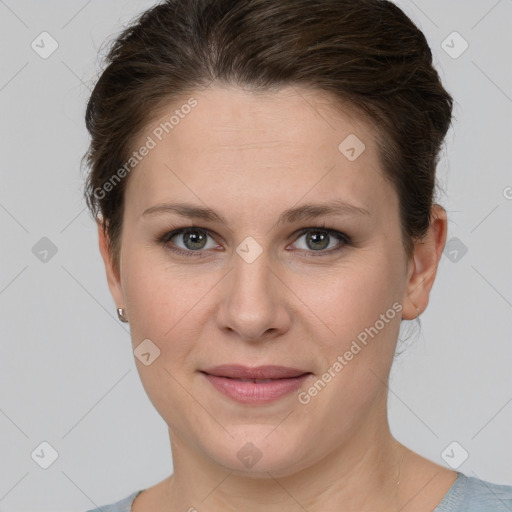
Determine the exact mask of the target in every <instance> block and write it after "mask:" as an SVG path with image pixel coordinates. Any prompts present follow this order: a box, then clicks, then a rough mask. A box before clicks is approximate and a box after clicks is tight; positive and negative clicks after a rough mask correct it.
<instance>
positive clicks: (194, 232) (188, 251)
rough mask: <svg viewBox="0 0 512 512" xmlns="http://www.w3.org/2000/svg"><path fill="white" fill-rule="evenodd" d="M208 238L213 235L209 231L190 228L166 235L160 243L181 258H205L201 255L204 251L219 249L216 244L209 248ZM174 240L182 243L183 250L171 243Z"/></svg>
mask: <svg viewBox="0 0 512 512" xmlns="http://www.w3.org/2000/svg"><path fill="white" fill-rule="evenodd" d="M208 237H211V234H210V232H209V231H208V230H207V229H202V228H196V227H190V228H183V229H178V230H175V231H171V232H169V233H166V234H165V235H164V236H163V237H161V238H160V239H159V241H160V242H161V243H162V244H163V245H164V246H165V247H167V248H168V249H170V250H171V251H173V252H174V253H176V254H179V255H181V256H192V257H194V256H195V257H201V256H203V255H202V254H200V253H201V252H203V251H202V249H213V248H215V247H217V245H216V244H213V246H210V247H208V246H207V244H206V240H207V238H208ZM174 238H176V239H177V240H181V241H182V243H183V248H180V246H179V245H177V244H176V243H175V242H172V244H171V243H170V242H171V240H173V239H174Z"/></svg>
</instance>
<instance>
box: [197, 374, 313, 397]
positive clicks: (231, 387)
mask: <svg viewBox="0 0 512 512" xmlns="http://www.w3.org/2000/svg"><path fill="white" fill-rule="evenodd" d="M201 373H202V374H203V375H204V376H205V378H206V379H207V380H208V382H209V383H210V384H211V385H212V386H213V388H214V389H215V390H217V391H218V392H220V393H222V394H223V395H224V396H227V397H228V398H230V399H232V400H234V401H236V402H239V403H243V404H254V405H259V404H266V403H269V402H273V401H275V400H277V399H279V398H283V397H284V396H286V395H288V394H290V393H292V392H293V391H295V390H297V389H298V388H299V387H300V386H301V385H302V383H303V382H304V381H305V380H306V379H307V378H308V377H309V376H310V375H313V374H312V373H311V372H308V371H305V370H301V369H298V368H290V367H285V366H258V367H252V368H251V367H247V366H240V365H221V366H216V367H214V368H209V369H207V370H201Z"/></svg>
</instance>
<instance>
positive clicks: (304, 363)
mask: <svg viewBox="0 0 512 512" xmlns="http://www.w3.org/2000/svg"><path fill="white" fill-rule="evenodd" d="M108 63H109V64H108V67H107V68H106V69H105V71H104V72H103V74H102V75H101V77H100V79H99V81H98V83H97V85H96V87H95V89H94V91H93V93H92V96H91V98H90V101H89V104H88V108H87V113H86V122H87V128H88V130H89V132H90V134H91V138H92V140H91V146H90V148H89V151H88V154H87V155H86V156H87V163H88V166H89V167H90V173H89V175H88V178H87V184H86V199H87V201H88V205H89V207H90V209H91V211H92V213H93V214H94V215H95V217H97V223H98V234H99V241H100V250H101V254H102V257H103V260H104V262H105V267H106V273H107V279H108V283H109V287H110V290H111V293H112V296H113V299H114V301H115V303H116V307H117V309H118V314H119V318H120V320H121V321H123V322H129V324H130V329H131V337H132V344H133V349H134V354H135V357H136V364H137V367H138V371H139V374H140V377H141V380H142V383H143V385H144V388H145V390H146V392H147V393H148V396H149V398H150V399H151V401H152V403H153V404H154V406H155V408H156V409H157V411H158V412H159V414H160V415H161V416H162V418H163V419H164V420H165V422H166V423H167V425H168V428H169V435H170V440H171V447H172V457H173V467H174V472H173V474H172V475H171V476H170V477H168V478H166V479H165V480H163V481H162V482H160V483H158V484H156V485H155V486H153V487H151V488H149V489H145V490H142V491H136V492H134V493H133V494H131V495H130V496H128V497H126V498H125V499H124V500H121V501H120V502H117V503H115V504H112V505H111V506H107V507H102V509H101V510H104V511H105V510H109V511H129V510H131V511H133V512H148V511H153V512H154V511H162V512H163V511H166V512H167V511H168V512H174V511H187V510H188V511H196V510H197V511H203V510H204V511H215V512H216V511H230V510H237V511H238V510H243V511H245V512H250V511H260V510H264V511H270V512H272V511H274V510H280V511H282V510H283V509H284V510H286V511H295V510H297V511H299V510H302V511H304V510H307V511H322V512H325V511H337V512H340V511H358V512H364V511H370V510H371V511H373V512H375V511H383V512H384V511H386V512H390V511H398V510H400V511H402V512H430V511H433V510H435V511H436V512H442V511H444V512H447V511H450V512H476V511H482V512H483V511H489V510H492V511H493V512H497V511H506V510H511V509H512V487H509V486H499V485H495V484H491V483H489V482H485V481H483V480H479V479H476V478H470V477H467V476H465V475H464V474H462V473H459V472H456V471H451V470H449V469H447V468H444V467H442V466H439V465H438V464H436V463H434V462H432V461H430V460H428V459H426V458H424V457H421V456H420V455H418V454H416V453H414V452H412V451H411V450H409V449H408V448H406V447H405V446H404V445H402V444H401V443H399V442H398V441H397V440H395V439H394V438H393V436H392V435H391V433H390V429H389V425H388V420H387V409H386V404H387V387H386V383H387V380H388V376H389V372H390V369H391V365H392V362H393V356H394V353H395V348H396V342H397V338H398V333H399V329H400V324H401V322H402V321H403V320H412V319H415V318H416V317H417V316H418V315H419V314H421V313H422V312H423V311H424V310H425V308H426V307H427V304H428V300H429V294H430V291H431V289H432V286H433V283H434V279H435V276H436V270H437V266H438V263H439V259H440V257H441V254H442V250H443V247H444V244H445V241H446V231H447V219H446V212H445V210H444V209H443V208H442V207H441V206H439V205H437V204H435V203H434V199H433V195H434V187H435V171H436V165H437V161H438V155H439V151H440V148H441V146H442V143H443V140H444V137H445V135H446V132H447V130H448V128H449V126H450V122H451V114H452V98H451V96H450V95H449V94H448V92H447V91H446V90H445V89H444V88H443V86H442V84H441V82H440V80H439V76H438V74H437V72H436V71H435V69H434V68H433V67H432V54H431V51H430V49H429V47H428V44H427V41H426V39H425V37H424V35H423V34H422V33H421V32H420V31H419V30H418V28H417V27H416V26H415V25H414V24H413V23H412V22H411V20H409V19H408V18H407V16H406V15H405V14H404V13H403V12H402V11H401V10H400V9H399V8H398V7H396V6H395V5H394V4H392V3H390V2H387V1H381V0H280V1H279V2H275V1H274V0H168V1H166V2H163V3H162V4H160V5H157V6H155V7H154V8H152V9H150V10H149V11H147V12H146V13H144V14H143V15H142V16H141V18H140V19H139V20H137V22H136V23H134V24H133V25H132V26H130V27H128V28H127V29H126V30H125V31H124V32H123V33H122V34H121V35H120V37H118V39H117V40H116V41H115V42H114V45H113V47H112V48H111V50H110V53H109V55H108ZM98 510H99V509H98Z"/></svg>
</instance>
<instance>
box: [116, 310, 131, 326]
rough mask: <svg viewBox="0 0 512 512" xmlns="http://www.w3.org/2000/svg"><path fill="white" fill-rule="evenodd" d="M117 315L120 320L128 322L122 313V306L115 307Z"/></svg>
mask: <svg viewBox="0 0 512 512" xmlns="http://www.w3.org/2000/svg"><path fill="white" fill-rule="evenodd" d="M117 316H118V317H119V320H121V322H124V323H128V319H127V318H126V316H125V315H124V309H123V308H117Z"/></svg>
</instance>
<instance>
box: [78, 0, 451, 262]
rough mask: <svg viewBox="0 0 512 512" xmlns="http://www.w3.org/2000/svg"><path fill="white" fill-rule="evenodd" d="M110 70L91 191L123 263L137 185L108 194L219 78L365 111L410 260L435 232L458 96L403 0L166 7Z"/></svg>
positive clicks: (123, 37)
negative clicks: (177, 113) (311, 93)
mask: <svg viewBox="0 0 512 512" xmlns="http://www.w3.org/2000/svg"><path fill="white" fill-rule="evenodd" d="M106 63H107V64H108V65H107V67H106V68H105V69H104V71H103V72H102V74H101V76H100V78H99V80H98V82H97V83H96V86H95V88H94V90H93V92H92V94H91V97H90V99H89V102H88V105H87V111H86V116H85V120H86V125H87V129H88V131H89V133H90V135H91V143H90V147H89V149H88V152H87V153H86V154H85V155H84V157H83V159H84V158H87V165H88V167H90V172H89V174H88V175H87V179H86V185H85V191H84V195H85V199H86V202H87V205H88V207H89V209H90V211H91V212H92V213H93V215H94V217H95V218H98V214H101V216H102V218H103V223H104V224H103V227H104V229H105V230H106V232H107V234H108V238H109V241H110V252H111V254H112V256H113V261H114V263H115V264H116V265H118V264H119V254H120V238H121V230H122V218H123V208H124V190H125V187H126V182H127V179H128V178H125V179H123V180H120V181H119V183H117V184H116V186H114V187H108V190H109V191H108V193H104V192H105V190H107V189H106V188H102V187H104V185H105V183H107V182H108V180H109V179H110V180H111V179H112V176H113V175H114V173H115V172H116V171H117V170H118V169H119V168H121V166H123V164H124V163H125V162H126V161H127V159H129V157H130V153H131V151H133V149H134V148H133V147H132V146H133V144H134V141H135V140H136V138H137V136H138V135H139V134H140V133H141V131H142V130H143V129H144V128H145V127H146V126H147V125H148V124H149V123H150V122H151V121H152V120H153V118H154V116H155V114H156V113H158V112H159V111H160V110H161V108H163V107H164V106H165V105H169V104H170V103H171V102H173V101H175V100H176V99H177V98H179V97H184V95H186V94H191V93H192V92H193V91H194V90H196V91H197V90H199V89H201V88H203V87H206V86H207V85H208V84H210V83H212V82H214V81H215V82H217V83H220V84H222V83H224V84H231V85H235V86H242V87H250V88H252V89H253V90H255V91H257V90H259V91H266V90H270V89H276V88H279V87H284V86H287V85H300V86H305V87H309V88H314V89H317V90H321V91H325V92H328V93H331V95H333V97H334V98H335V100H339V105H340V106H341V105H347V106H349V107H352V108H354V109H355V111H357V112H359V113H360V114H362V115H363V116H365V117H366V118H367V119H369V120H370V121H371V123H372V126H374V127H375V129H376V134H377V143H378V147H379V155H380V158H381V161H382V166H383V170H384V175H385V176H386V178H387V179H389V180H390V182H391V183H392V184H393V185H394V187H395V190H396V191H397V194H398V198H399V204H400V218H401V228H402V233H403V240H404V248H405V250H406V252H407V254H411V252H412V250H413V248H414V240H419V239H421V237H422V236H423V235H424V234H425V233H426V231H427V229H428V227H429V225H430V222H431V208H432V205H433V201H434V188H435V184H436V180H435V175H436V167H437V163H438V159H439V152H440V149H441V146H442V143H443V140H444V137H445V135H446V132H447V131H448V128H449V125H450V122H451V118H452V107H453V100H452V98H451V96H450V95H449V94H448V92H447V91H446V90H445V89H444V88H443V86H442V84H441V81H440V78H439V75H438V73H437V72H436V70H435V69H434V67H433V65H432V53H431V50H430V48H429V45H428V43H427V41H426V39H425V36H424V35H423V33H422V32H421V31H420V30H419V29H418V28H417V27H416V26H415V25H414V23H413V22H412V21H411V20H410V19H409V18H408V17H407V16H406V15H405V13H404V12H403V11H402V10H400V9H399V8H398V7H397V6H396V5H394V4H393V3H391V2H389V1H386V0H279V1H276V0H166V1H164V2H162V3H160V4H158V5H156V6H155V7H153V8H151V9H149V10H147V11H146V12H144V13H142V14H141V15H140V16H139V17H138V18H137V19H136V20H135V21H134V22H133V23H132V24H131V25H130V26H129V27H128V28H126V29H125V30H123V31H122V32H121V34H120V35H119V36H118V37H117V38H116V39H115V40H114V41H113V44H112V46H111V48H110V49H109V52H108V54H107V56H106ZM340 142H341V141H340ZM83 159H82V160H83ZM98 190H102V191H103V192H102V193H101V194H99V193H98Z"/></svg>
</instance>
